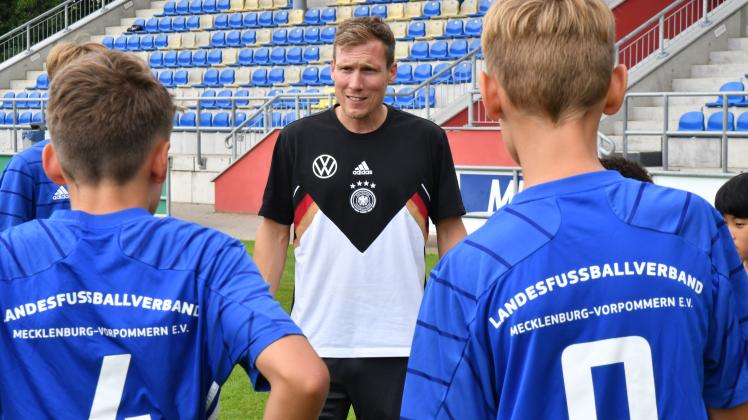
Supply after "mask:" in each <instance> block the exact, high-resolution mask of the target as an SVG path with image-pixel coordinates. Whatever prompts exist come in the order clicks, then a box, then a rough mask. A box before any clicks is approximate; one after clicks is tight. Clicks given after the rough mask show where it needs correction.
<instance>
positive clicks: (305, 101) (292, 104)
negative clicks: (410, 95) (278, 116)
mask: <svg viewBox="0 0 748 420" xmlns="http://www.w3.org/2000/svg"><path fill="white" fill-rule="evenodd" d="M302 93H304V94H308V93H319V89H315V88H310V89H306V90H304V91H303V92H302V90H301V89H298V88H291V89H288V90H286V91H284V90H283V89H271V90H270V91H269V92H268V93H267V96H269V97H275V96H278V95H283V94H286V95H294V94H302ZM319 101H320V100H319V99H315V98H301V97H299V98H298V101H297V98H294V97H289V98H286V99H280V100H276V101H274V102H273V108H275V109H291V108H293V109H295V108H297V107H298V108H308V107H310V106H312V105H316V104H318V103H319Z"/></svg>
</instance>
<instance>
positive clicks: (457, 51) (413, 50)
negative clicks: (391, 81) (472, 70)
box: [402, 39, 480, 61]
mask: <svg viewBox="0 0 748 420" xmlns="http://www.w3.org/2000/svg"><path fill="white" fill-rule="evenodd" d="M476 48H480V39H474V40H472V41H471V42H470V43H469V44H468V41H467V40H465V39H456V40H454V41H452V42H447V41H434V42H432V43H429V42H427V41H416V42H414V43H413V45H411V47H410V55H409V56H408V58H406V59H404V60H402V61H433V60H453V59H455V58H460V57H464V56H465V55H467V53H468V52H469V51H473V50H474V49H476Z"/></svg>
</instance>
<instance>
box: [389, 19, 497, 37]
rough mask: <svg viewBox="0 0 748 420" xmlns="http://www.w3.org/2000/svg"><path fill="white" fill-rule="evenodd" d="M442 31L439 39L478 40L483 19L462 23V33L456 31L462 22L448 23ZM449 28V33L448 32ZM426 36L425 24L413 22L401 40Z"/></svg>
mask: <svg viewBox="0 0 748 420" xmlns="http://www.w3.org/2000/svg"><path fill="white" fill-rule="evenodd" d="M449 22H456V23H449ZM449 22H448V23H447V25H446V26H445V29H444V35H442V36H440V38H480V36H481V32H482V31H483V19H481V18H470V19H468V20H466V21H464V26H462V31H461V32H460V31H458V29H459V27H460V26H461V25H462V22H463V21H462V20H453V21H449ZM448 28H449V31H448ZM425 36H426V23H424V21H422V20H414V21H411V22H410V23H409V24H408V29H407V33H406V36H405V37H404V38H401V39H402V40H406V41H407V40H413V39H417V38H423V37H425Z"/></svg>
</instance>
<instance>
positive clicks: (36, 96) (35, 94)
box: [28, 92, 42, 109]
mask: <svg viewBox="0 0 748 420" xmlns="http://www.w3.org/2000/svg"><path fill="white" fill-rule="evenodd" d="M41 97H42V94H41V93H39V92H30V93H29V96H28V98H29V99H39V98H41ZM41 107H42V103H41V101H32V102H29V103H28V108H33V109H39V108H41Z"/></svg>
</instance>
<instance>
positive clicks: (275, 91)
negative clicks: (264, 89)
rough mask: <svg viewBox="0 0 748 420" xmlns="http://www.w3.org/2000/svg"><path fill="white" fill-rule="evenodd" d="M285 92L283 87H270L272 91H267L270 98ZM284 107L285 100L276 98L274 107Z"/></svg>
mask: <svg viewBox="0 0 748 420" xmlns="http://www.w3.org/2000/svg"><path fill="white" fill-rule="evenodd" d="M282 93H283V89H270V91H269V92H268V93H267V96H268V97H269V98H275V97H276V96H278V95H280V94H282ZM282 107H283V100H280V99H279V100H275V101H273V108H274V109H279V108H282Z"/></svg>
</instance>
